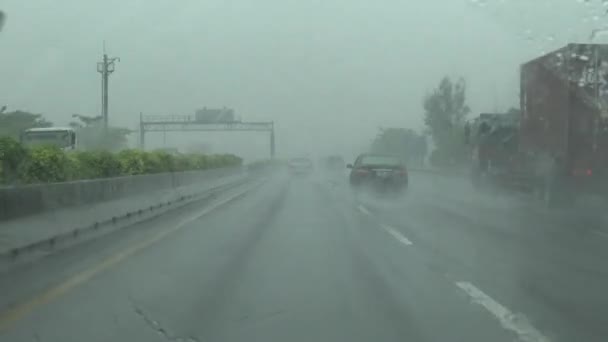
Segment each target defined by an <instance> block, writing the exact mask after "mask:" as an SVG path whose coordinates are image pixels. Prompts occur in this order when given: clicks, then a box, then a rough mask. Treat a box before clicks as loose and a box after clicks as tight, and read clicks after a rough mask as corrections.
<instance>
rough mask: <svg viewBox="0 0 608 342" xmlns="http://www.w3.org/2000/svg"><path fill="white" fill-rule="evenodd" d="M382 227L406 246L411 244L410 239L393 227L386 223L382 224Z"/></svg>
mask: <svg viewBox="0 0 608 342" xmlns="http://www.w3.org/2000/svg"><path fill="white" fill-rule="evenodd" d="M382 229H384V230H386V232H387V233H389V234H391V235H392V236H393V237H394V238H395V239H396V240H397V241H399V242H401V243H402V244H404V245H406V246H411V245H413V243H412V241H410V240H409V239H408V238H406V237H405V236H403V235H402V234H401V233H399V232H398V231H397V230H396V229H395V228H393V227H390V226H387V225H382Z"/></svg>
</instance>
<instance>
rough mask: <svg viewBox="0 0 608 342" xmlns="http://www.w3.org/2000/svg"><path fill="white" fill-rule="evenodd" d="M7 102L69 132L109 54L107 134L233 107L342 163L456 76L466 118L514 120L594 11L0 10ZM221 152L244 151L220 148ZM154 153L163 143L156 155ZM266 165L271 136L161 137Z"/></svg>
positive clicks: (409, 119)
mask: <svg viewBox="0 0 608 342" xmlns="http://www.w3.org/2000/svg"><path fill="white" fill-rule="evenodd" d="M0 6H1V9H3V10H4V11H5V12H6V13H7V18H8V20H7V24H6V26H5V28H4V31H3V33H2V34H1V35H0V49H1V51H2V53H0V75H2V77H0V103H2V104H7V105H8V106H9V108H12V109H17V108H19V109H25V110H30V111H34V112H40V113H44V114H45V115H46V116H47V117H48V118H49V119H50V120H52V121H54V122H55V123H57V124H66V123H67V122H68V121H69V117H70V116H71V114H72V113H82V114H89V113H90V114H98V113H99V112H100V110H99V107H100V96H99V95H100V90H99V87H100V76H99V74H98V73H97V72H96V62H97V61H98V60H100V58H101V47H102V41H103V40H104V39H105V40H106V42H107V49H108V53H109V54H110V55H112V56H119V57H120V58H121V62H120V63H118V64H117V66H116V72H115V73H114V74H113V75H112V76H111V81H110V82H111V93H110V96H111V103H110V106H111V109H110V110H111V113H110V114H111V122H112V123H113V124H115V125H123V126H128V127H131V128H135V125H136V123H137V120H138V116H139V112H144V113H149V114H171V113H175V114H192V113H193V111H194V110H195V109H196V108H197V107H202V106H210V107H213V106H223V105H225V106H229V107H233V108H235V110H236V111H237V114H238V115H239V116H241V117H242V119H243V120H274V121H276V123H277V127H278V132H277V139H278V142H279V150H280V152H282V154H284V155H288V154H292V153H302V152H310V153H318V152H319V151H327V152H333V151H337V152H342V153H351V152H353V153H354V151H357V150H359V149H362V148H365V147H366V146H367V144H368V143H369V141H370V139H371V138H372V137H373V136H374V135H375V133H376V130H377V127H379V126H400V127H412V128H421V127H422V108H421V99H422V97H423V96H424V94H425V93H426V92H427V91H428V90H429V89H431V88H432V87H434V86H435V85H436V84H437V82H438V81H439V79H440V78H441V77H442V76H443V75H445V74H448V75H452V76H458V75H462V76H464V77H465V78H466V80H467V82H468V84H469V89H470V92H469V102H470V104H471V106H472V108H473V110H474V111H475V112H478V111H485V110H494V109H504V108H506V107H508V106H511V105H517V93H518V88H517V87H518V74H517V71H518V70H517V68H518V65H519V64H520V63H522V62H523V61H525V60H526V59H528V58H532V57H534V56H537V55H539V54H541V53H542V51H549V50H551V49H553V48H557V47H559V46H561V45H564V44H565V43H567V42H568V41H584V40H585V39H587V37H588V35H589V33H590V32H591V29H593V28H599V27H602V26H603V25H604V22H606V20H607V18H606V17H605V16H604V13H605V10H606V8H607V7H603V1H601V0H595V1H593V0H589V1H583V0H580V1H578V0H550V1H543V0H530V1H524V0H510V1H508V0H485V1H484V0H477V1H470V0H441V1H438V0H435V1H430V0H421V1H413V0H400V1H397V0H316V1H313V0H249V1H246V0H241V1H234V0H233V1H229V0H206V1H205V0H179V1H170V0H167V1H164V0H121V1H118V0H106V1H103V2H100V1H90V0H78V1H77V0H59V1H58V0H29V1H24V0H4V1H3V2H2V4H1V5H0ZM228 137H232V138H237V137H238V138H237V139H234V140H232V141H230V142H229V139H227V138H228ZM158 141H159V140H158V139H156V142H158ZM168 141H170V142H172V143H179V144H182V145H183V144H186V143H190V142H192V143H194V142H202V141H208V142H210V143H212V144H213V146H214V147H216V148H217V149H220V148H225V149H233V150H235V151H236V150H240V151H243V153H244V154H262V155H263V154H264V153H266V149H265V144H267V140H266V137H265V136H261V135H260V134H251V135H247V136H244V137H243V136H240V137H239V136H236V135H231V136H227V135H222V134H214V135H212V136H211V137H209V138H199V137H196V136H194V135H186V136H183V135H182V136H169V137H168Z"/></svg>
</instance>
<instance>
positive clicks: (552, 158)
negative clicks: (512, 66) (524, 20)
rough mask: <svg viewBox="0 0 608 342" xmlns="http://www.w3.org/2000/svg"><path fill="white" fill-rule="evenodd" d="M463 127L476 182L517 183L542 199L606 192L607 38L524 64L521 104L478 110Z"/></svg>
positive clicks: (555, 200)
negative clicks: (486, 111) (500, 109)
mask: <svg viewBox="0 0 608 342" xmlns="http://www.w3.org/2000/svg"><path fill="white" fill-rule="evenodd" d="M480 126H481V127H482V128H481V129H480ZM467 131H468V132H469V139H468V140H469V142H470V143H471V145H472V151H473V153H472V157H473V158H472V161H473V162H472V173H471V174H472V177H473V180H474V182H476V183H478V184H479V183H480V180H486V181H488V182H490V183H492V182H493V183H500V184H505V185H510V186H517V187H518V188H520V189H525V190H528V191H532V192H534V193H535V194H537V195H538V196H539V198H541V199H543V200H544V201H545V202H546V203H547V204H558V203H566V202H569V201H571V200H572V199H575V198H576V197H578V196H580V195H585V194H593V195H600V196H606V195H608V187H607V185H608V184H607V182H606V180H607V179H608V178H607V177H608V45H605V44H569V45H567V46H565V47H563V48H561V49H558V50H556V51H553V52H551V53H548V54H546V55H543V56H541V57H538V58H536V59H533V60H531V61H528V62H526V63H524V64H523V65H522V66H521V68H520V110H519V111H518V112H514V113H505V114H500V113H499V114H495V115H494V116H493V117H492V116H488V115H486V116H485V117H484V116H483V115H480V117H478V118H476V119H475V120H474V122H473V123H471V124H470V125H469V128H468V129H467ZM480 158H481V160H480Z"/></svg>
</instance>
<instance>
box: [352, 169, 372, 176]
mask: <svg viewBox="0 0 608 342" xmlns="http://www.w3.org/2000/svg"><path fill="white" fill-rule="evenodd" d="M369 173H370V172H369V170H366V169H357V170H355V174H356V175H358V176H367V175H369Z"/></svg>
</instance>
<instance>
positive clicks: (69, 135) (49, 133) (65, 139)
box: [20, 127, 77, 150]
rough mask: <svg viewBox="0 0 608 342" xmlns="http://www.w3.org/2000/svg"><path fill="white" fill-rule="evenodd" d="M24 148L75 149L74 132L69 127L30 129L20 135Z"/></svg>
mask: <svg viewBox="0 0 608 342" xmlns="http://www.w3.org/2000/svg"><path fill="white" fill-rule="evenodd" d="M20 140H21V143H22V144H23V145H25V146H39V145H52V146H57V147H59V148H60V149H62V150H75V149H76V143H77V140H76V131H74V129H72V128H70V127H44V128H30V129H26V130H25V131H23V133H21V139H20Z"/></svg>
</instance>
